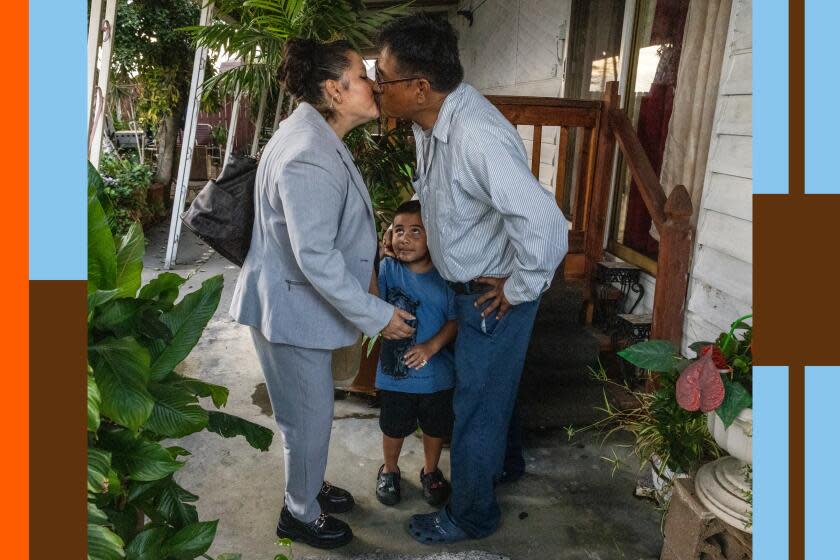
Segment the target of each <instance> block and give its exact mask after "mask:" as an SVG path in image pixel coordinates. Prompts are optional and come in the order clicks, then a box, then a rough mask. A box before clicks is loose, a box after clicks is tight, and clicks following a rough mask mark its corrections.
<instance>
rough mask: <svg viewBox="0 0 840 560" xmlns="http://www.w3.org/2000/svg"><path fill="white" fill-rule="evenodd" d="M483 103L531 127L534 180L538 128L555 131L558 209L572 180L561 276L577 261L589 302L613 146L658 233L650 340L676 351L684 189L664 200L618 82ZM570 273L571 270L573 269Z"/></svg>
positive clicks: (686, 219)
mask: <svg viewBox="0 0 840 560" xmlns="http://www.w3.org/2000/svg"><path fill="white" fill-rule="evenodd" d="M488 99H489V100H490V101H491V102H492V103H493V104H494V105H495V106H496V107H497V108H498V109H499V110H500V111H501V112H502V114H503V115H505V117H507V118H508V120H510V121H511V123H513V124H514V125H531V126H533V127H534V129H533V130H534V133H533V140H532V146H531V170H532V171H533V172H534V174H535V175H537V177H538V178H539V166H540V160H541V155H542V153H541V152H542V129H543V127H544V126H558V127H560V137H559V142H558V147H557V160H556V163H557V179H556V187H555V189H556V190H555V194H556V200H557V201H558V204H559V205H560V206H561V208H563V201H564V200H565V194H566V193H565V190H564V189H565V185H566V175H567V173H572V177H576V178H577V180H576V184H575V186H574V201H573V203H572V204H570V205H569V207H567V208H563V210H564V211H565V212H566V213H567V215H570V217H571V222H572V229H571V231H570V232H569V256H568V257H567V263H566V273H567V275H569V269H570V262H569V261H570V260H571V261H572V262H573V263H574V261H575V260H576V259H577V260H578V261H579V262H580V264H581V266H580V267H579V270H581V272H582V274H581V275H582V276H583V277H584V278H585V280H586V282H587V285H588V288H589V290H588V292H589V293H588V294H587V296H588V297H589V298H590V300H591V294H594V293H595V292H594V277H595V274H594V272H595V267H596V266H597V263H598V262H599V261H601V260H603V258H604V241H605V239H606V227H607V222H608V218H609V216H608V212H609V206H610V192H611V183H612V177H613V162H614V161H615V149H616V146H617V147H618V149H619V150H620V152H621V154H622V156H623V161H624V162H625V163H626V164H627V167H628V169H629V171H630V174H631V175H632V177H633V179H634V180H635V183H636V184H637V185H638V188H639V191H640V194H641V197H642V200H643V201H644V203H645V206H646V207H647V210H648V212H649V213H650V216H651V218H652V221H653V223H654V225H655V226H656V229H657V231H658V232H659V257H658V261H657V278H656V292H655V294H654V301H653V324H652V326H651V337H652V338H659V339H666V340H670V341H672V342H673V343H674V344H675V345H677V347H679V345H680V343H681V339H682V326H683V319H684V311H685V298H686V293H687V290H688V264H689V259H690V255H691V243H692V238H693V234H694V231H693V227H692V226H691V215H692V207H691V198H690V196H689V194H688V191H687V190H686V188H685V187H684V186H683V185H677V186H675V187H674V188H673V189H672V190H671V193H670V195H669V196H667V197H666V195H665V189H663V188H662V185H661V184H660V183H659V177H658V176H657V175H656V173H655V172H654V170H653V167H652V166H651V163H650V160H649V159H648V157H647V154H645V151H644V148H643V147H642V145H641V143H640V142H639V138H638V136H637V135H636V131H635V130H634V128H633V125H632V123H631V122H630V120H629V119H628V118H627V115H626V114H625V113H624V112H623V111H622V110H621V109H620V106H619V102H618V83H617V82H610V83H608V84H607V87H606V91H605V93H604V96H603V98H602V100H601V101H581V100H573V99H554V98H542V97H499V96H488ZM572 129H579V131H578V134H582V135H583V136H582V140H578V142H579V143H580V144H579V146H580V150H579V154H577V155H576V157H574V158H571V160H572V161H573V162H574V165H575V167H576V169H566V162H567V150H568V146H569V132H570V130H572ZM571 268H572V269H573V270H576V269H577V268H576V267H575V266H572V267H571ZM572 275H574V274H572Z"/></svg>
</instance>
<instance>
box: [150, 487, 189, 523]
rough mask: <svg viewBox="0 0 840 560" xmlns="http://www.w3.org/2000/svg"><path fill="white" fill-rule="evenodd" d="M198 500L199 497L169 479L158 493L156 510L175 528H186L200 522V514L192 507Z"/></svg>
mask: <svg viewBox="0 0 840 560" xmlns="http://www.w3.org/2000/svg"><path fill="white" fill-rule="evenodd" d="M197 500H198V496H196V495H195V494H192V493H190V492H188V491H187V490H184V489H183V488H181V487H180V486H179V485H178V483H177V482H175V480H173V479H172V477H169V479H167V480H166V482H165V484H164V485H163V486H162V487H161V489H160V492H159V493H158V496H157V500H156V501H155V509H157V511H158V512H159V513H160V514H161V515H162V516H163V517H164V518H165V519H166V520H167V521H168V522H169V523H171V524H172V525H173V526H174V527H177V528H180V527H186V526H187V525H190V524H191V523H196V522H197V521H198V512H197V511H196V509H195V506H194V505H192V502H195V501H197Z"/></svg>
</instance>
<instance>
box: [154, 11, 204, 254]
mask: <svg viewBox="0 0 840 560" xmlns="http://www.w3.org/2000/svg"><path fill="white" fill-rule="evenodd" d="M212 12H213V2H212V1H210V2H207V3H206V4H204V6H203V7H202V8H201V17H200V19H199V25H201V26H205V25H207V24H208V23H209V22H210V14H211V13H212ZM206 62H207V47H199V48H197V49H196V51H195V58H193V71H192V81H191V82H190V96H189V100H188V102H187V118H186V122H185V123H184V137H183V139H182V141H181V158H180V159H179V160H178V178H177V182H176V184H175V200H174V201H173V202H172V219H171V221H170V222H169V239H168V240H167V242H166V261H165V262H164V268H165V269H166V270H169V269H170V268H172V265H173V264H175V257H176V255H177V253H178V239H179V237H180V236H181V212H182V211H183V210H184V202H185V201H186V199H187V187H188V183H189V180H190V167H191V166H192V151H193V144H194V143H195V130H196V124H197V122H198V109H199V106H200V105H201V85H202V83H203V82H204V66H205V64H206Z"/></svg>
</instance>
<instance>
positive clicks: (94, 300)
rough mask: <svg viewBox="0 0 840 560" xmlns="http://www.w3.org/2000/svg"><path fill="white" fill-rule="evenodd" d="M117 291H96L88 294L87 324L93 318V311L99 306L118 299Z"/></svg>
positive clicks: (118, 293) (118, 292)
mask: <svg viewBox="0 0 840 560" xmlns="http://www.w3.org/2000/svg"><path fill="white" fill-rule="evenodd" d="M119 295H120V291H119V290H96V291H95V292H92V293H89V294H88V322H90V320H91V318H92V317H93V311H94V309H96V308H97V307H99V306H100V305H102V304H104V303H107V302H109V301H111V300H112V299H114V298H116V297H119Z"/></svg>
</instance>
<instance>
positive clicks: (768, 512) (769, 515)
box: [753, 366, 788, 558]
mask: <svg viewBox="0 0 840 560" xmlns="http://www.w3.org/2000/svg"><path fill="white" fill-rule="evenodd" d="M787 551H788V368H787V367H783V366H774V367H769V366H761V367H759V366H756V367H754V368H753V557H754V558H787Z"/></svg>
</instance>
